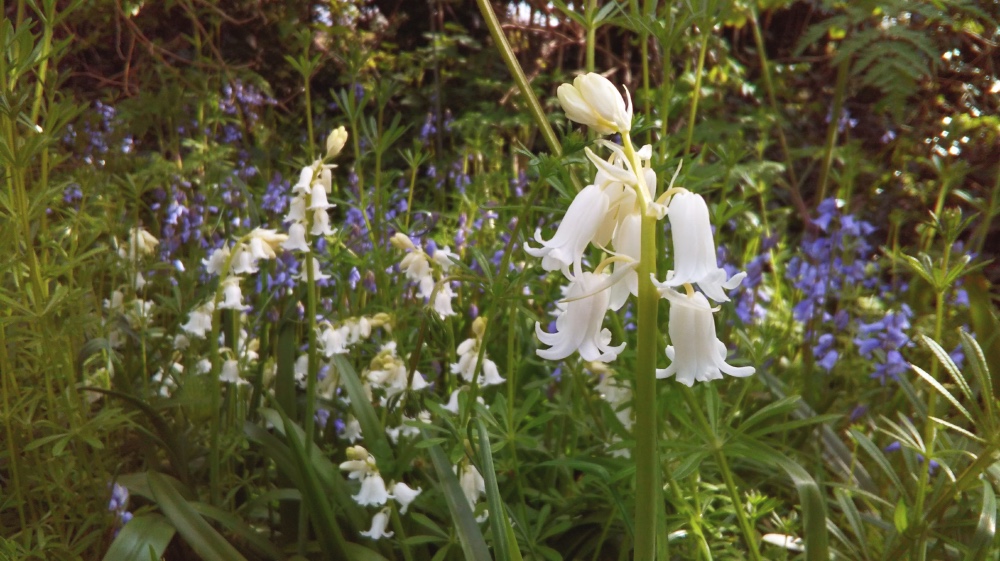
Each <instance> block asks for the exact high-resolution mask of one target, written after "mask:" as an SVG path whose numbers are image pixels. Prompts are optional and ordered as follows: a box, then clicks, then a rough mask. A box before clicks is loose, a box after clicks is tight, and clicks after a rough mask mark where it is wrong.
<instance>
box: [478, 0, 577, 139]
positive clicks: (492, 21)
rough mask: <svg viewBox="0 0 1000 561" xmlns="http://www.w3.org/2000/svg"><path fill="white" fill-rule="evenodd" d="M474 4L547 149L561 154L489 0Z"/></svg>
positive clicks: (552, 132) (479, 0)
mask: <svg viewBox="0 0 1000 561" xmlns="http://www.w3.org/2000/svg"><path fill="white" fill-rule="evenodd" d="M476 4H477V5H479V11H480V12H482V14H483V19H484V20H486V27H488V28H489V29H490V35H491V36H492V37H493V42H494V43H496V45H497V48H498V49H499V50H500V56H501V57H502V58H503V61H504V63H505V64H506V65H507V70H508V71H509V72H510V74H511V76H513V77H514V82H515V83H517V87H518V89H520V90H521V95H523V96H524V100H525V102H527V104H528V111H530V112H531V116H532V117H533V118H534V119H535V124H536V125H538V128H539V129H540V130H541V132H542V138H544V139H545V144H547V145H548V146H549V150H551V151H552V153H553V154H555V155H556V156H561V155H562V144H560V142H559V139H558V138H557V137H556V133H555V131H554V130H552V125H550V124H549V119H548V117H547V116H546V115H545V109H544V108H542V104H541V103H540V102H539V101H538V98H537V97H535V92H534V91H532V89H531V83H529V82H528V77H527V76H525V75H524V70H522V69H521V65H520V64H519V63H518V62H517V56H516V55H515V54H514V51H513V49H511V48H510V43H508V42H507V37H506V36H504V34H503V29H502V28H501V27H500V21H499V20H498V19H497V16H496V14H495V13H493V7H492V6H491V5H490V2H489V0H476Z"/></svg>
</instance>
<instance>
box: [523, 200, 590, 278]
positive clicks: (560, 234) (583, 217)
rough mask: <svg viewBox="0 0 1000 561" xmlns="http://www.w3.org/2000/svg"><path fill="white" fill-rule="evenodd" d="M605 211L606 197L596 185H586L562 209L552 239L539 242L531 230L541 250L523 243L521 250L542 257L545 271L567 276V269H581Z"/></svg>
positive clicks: (538, 235) (539, 233)
mask: <svg viewBox="0 0 1000 561" xmlns="http://www.w3.org/2000/svg"><path fill="white" fill-rule="evenodd" d="M607 212H608V196H607V195H606V194H605V193H604V189H603V188H601V187H599V186H597V185H587V186H586V187H584V188H583V190H582V191H580V192H579V193H577V195H576V197H574V198H573V202H572V203H570V205H569V208H568V209H567V210H566V215H565V216H563V219H562V222H560V223H559V228H558V229H556V233H555V235H554V236H552V239H550V240H548V241H545V240H543V239H542V232H541V229H538V230H535V240H536V241H538V243H540V244H542V247H538V248H535V247H531V246H529V245H528V244H527V242H525V244H524V251H525V252H527V253H528V255H531V256H533V257H541V258H542V268H543V269H545V270H546V271H558V270H562V271H563V272H564V273H565V274H566V275H567V276H569V272H568V271H569V266H570V265H575V267H576V269H580V268H582V262H583V252H584V251H585V250H586V249H587V245H588V244H590V242H591V241H592V240H593V239H594V236H595V234H596V233H597V232H598V230H599V229H600V226H601V224H602V223H603V222H604V219H605V216H606V215H607Z"/></svg>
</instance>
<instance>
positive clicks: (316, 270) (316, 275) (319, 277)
mask: <svg viewBox="0 0 1000 561" xmlns="http://www.w3.org/2000/svg"><path fill="white" fill-rule="evenodd" d="M320 212H323V211H320ZM312 269H313V280H315V281H324V280H326V279H328V278H330V275H327V274H325V273H323V271H322V270H321V269H320V267H319V259H313V260H312ZM293 278H294V279H295V280H297V281H302V282H306V281H308V280H309V276H308V271H306V270H305V267H303V268H302V270H301V271H299V274H297V275H295V276H294V277H293Z"/></svg>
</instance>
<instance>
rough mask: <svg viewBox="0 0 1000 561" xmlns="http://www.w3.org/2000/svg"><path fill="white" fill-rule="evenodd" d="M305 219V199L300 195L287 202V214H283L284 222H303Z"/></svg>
mask: <svg viewBox="0 0 1000 561" xmlns="http://www.w3.org/2000/svg"><path fill="white" fill-rule="evenodd" d="M305 219H306V198H305V196H304V195H302V194H298V195H295V196H294V197H292V200H291V201H289V202H288V212H287V213H286V214H285V222H305Z"/></svg>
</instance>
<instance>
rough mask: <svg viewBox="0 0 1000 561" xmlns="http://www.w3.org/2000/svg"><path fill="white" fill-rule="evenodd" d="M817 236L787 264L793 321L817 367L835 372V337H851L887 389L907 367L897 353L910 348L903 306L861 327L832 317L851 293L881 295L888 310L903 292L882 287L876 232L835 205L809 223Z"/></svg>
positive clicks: (842, 313) (825, 204)
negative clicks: (794, 293) (794, 296)
mask: <svg viewBox="0 0 1000 561" xmlns="http://www.w3.org/2000/svg"><path fill="white" fill-rule="evenodd" d="M813 224H814V225H815V226H816V227H817V229H818V232H816V233H815V234H809V235H807V236H806V239H805V240H803V242H802V253H801V254H800V255H795V256H794V257H792V259H791V260H789V262H788V267H787V269H786V271H785V276H786V278H788V279H789V280H790V281H791V282H792V284H793V285H794V286H795V288H796V289H798V290H799V292H800V293H801V294H802V299H801V300H800V301H799V302H798V303H797V304H796V305H795V307H794V308H793V312H792V313H793V316H794V317H795V319H796V320H797V321H799V322H800V323H802V324H803V325H805V327H806V330H805V337H806V338H807V340H810V341H813V348H812V353H813V356H814V357H815V359H816V364H817V365H819V366H820V367H821V368H823V369H824V370H825V371H827V372H830V371H831V370H833V368H834V366H835V365H836V364H837V361H838V360H839V359H840V356H841V350H840V349H839V348H838V339H837V337H836V334H837V333H849V332H852V331H853V332H855V333H857V334H858V336H857V337H855V338H854V341H853V342H854V344H855V346H856V347H857V350H858V353H859V354H860V355H861V356H863V357H865V358H868V359H871V360H873V361H874V363H875V367H874V369H873V371H872V372H870V376H871V377H872V378H875V379H877V380H879V381H880V382H881V383H883V384H884V383H885V382H886V380H888V379H892V380H896V379H898V377H899V375H900V374H902V373H904V372H906V370H907V369H908V368H909V364H908V363H907V361H906V360H905V359H904V358H903V355H902V352H901V350H902V349H903V348H904V347H908V346H911V345H913V342H912V341H911V340H910V337H909V335H908V333H907V332H908V331H909V329H910V319H911V318H912V316H913V313H912V311H911V310H910V309H909V307H908V306H906V305H905V304H903V305H900V306H899V308H898V310H896V311H891V310H890V311H888V312H887V313H886V314H885V316H883V317H882V318H880V319H878V320H876V321H873V322H861V321H860V320H858V319H857V318H852V317H851V315H850V313H849V312H848V311H847V310H846V309H844V308H840V309H838V310H836V311H834V312H833V313H831V311H830V310H831V308H833V307H836V305H837V304H838V303H839V298H840V297H841V296H842V295H843V294H845V293H847V292H849V291H851V290H854V289H858V288H861V289H864V290H865V291H868V292H875V293H878V294H880V295H881V297H882V299H883V300H884V301H886V303H887V304H888V305H889V306H891V305H893V304H894V303H895V302H894V295H895V294H897V293H900V292H903V291H904V290H905V287H904V288H901V287H898V286H889V285H883V284H882V280H881V277H882V275H881V269H880V267H879V265H878V262H877V261H875V260H874V259H873V257H874V255H875V247H874V246H873V245H872V244H871V242H870V241H869V238H870V236H871V235H872V234H873V233H874V232H875V230H876V228H875V226H873V225H872V224H870V223H869V222H866V221H864V220H860V219H858V218H856V217H855V216H854V215H852V214H847V213H843V212H841V209H840V204H839V202H838V201H837V200H836V199H832V198H831V199H826V200H824V201H822V202H821V203H820V205H819V208H818V216H817V217H816V219H815V220H814V221H813Z"/></svg>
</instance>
